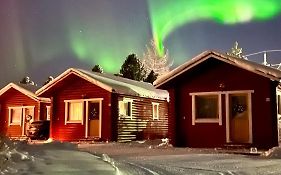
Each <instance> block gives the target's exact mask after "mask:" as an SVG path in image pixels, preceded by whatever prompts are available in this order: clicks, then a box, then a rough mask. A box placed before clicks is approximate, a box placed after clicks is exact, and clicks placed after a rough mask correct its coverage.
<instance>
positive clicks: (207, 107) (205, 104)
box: [195, 95, 219, 119]
mask: <svg viewBox="0 0 281 175" xmlns="http://www.w3.org/2000/svg"><path fill="white" fill-rule="evenodd" d="M195 107H196V118H197V119H216V118H219V113H218V96H217V95H205V96H195Z"/></svg>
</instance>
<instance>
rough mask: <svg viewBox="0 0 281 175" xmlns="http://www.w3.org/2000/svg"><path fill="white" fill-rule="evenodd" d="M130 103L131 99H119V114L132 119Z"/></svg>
mask: <svg viewBox="0 0 281 175" xmlns="http://www.w3.org/2000/svg"><path fill="white" fill-rule="evenodd" d="M132 103H133V100H131V99H124V100H123V101H119V104H118V106H119V116H125V117H128V118H130V119H132V117H133V116H132Z"/></svg>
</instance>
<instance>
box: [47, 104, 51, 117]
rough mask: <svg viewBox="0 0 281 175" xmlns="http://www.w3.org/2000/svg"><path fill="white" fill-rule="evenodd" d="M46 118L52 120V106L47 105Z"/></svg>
mask: <svg viewBox="0 0 281 175" xmlns="http://www.w3.org/2000/svg"><path fill="white" fill-rule="evenodd" d="M46 120H51V106H46Z"/></svg>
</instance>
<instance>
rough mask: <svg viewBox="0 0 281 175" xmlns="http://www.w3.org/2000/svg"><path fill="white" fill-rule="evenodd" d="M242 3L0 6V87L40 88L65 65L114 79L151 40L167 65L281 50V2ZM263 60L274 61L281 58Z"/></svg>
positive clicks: (10, 1)
mask: <svg viewBox="0 0 281 175" xmlns="http://www.w3.org/2000/svg"><path fill="white" fill-rule="evenodd" d="M245 1H246V0H225V1H219V0H1V1H0V58H1V63H0V87H3V86H4V85H6V84H8V83H9V82H12V81H13V82H18V81H20V79H22V78H23V77H24V76H30V77H31V79H32V80H33V81H35V82H36V83H37V84H39V85H41V84H42V83H43V82H44V81H45V80H46V79H47V77H48V76H49V75H52V76H57V75H58V74H59V73H61V72H63V71H64V70H66V69H67V68H69V67H78V68H84V69H88V70H90V69H91V68H92V67H93V66H94V65H95V64H100V65H101V66H102V67H103V69H104V71H105V72H110V73H117V72H119V69H120V66H121V65H122V63H123V61H124V59H125V58H126V56H127V55H129V54H131V53H136V54H137V55H138V57H139V58H142V55H143V53H144V52H145V50H146V45H147V44H149V42H150V40H151V39H153V38H154V39H155V41H156V42H157V44H158V51H159V54H161V53H162V52H163V50H165V49H168V51H169V55H170V58H171V59H173V60H174V61H173V62H174V65H173V67H176V66H178V65H180V64H182V63H184V62H186V61H187V60H189V59H190V58H192V57H193V56H196V55H197V54H199V53H201V52H203V51H205V50H209V49H214V50H217V51H221V52H223V53H225V52H227V51H229V49H230V48H231V47H232V46H233V44H234V42H235V41H238V42H239V44H240V46H241V47H242V48H243V51H244V54H250V53H254V52H258V51H262V50H269V49H281V15H280V12H281V0H248V2H246V3H245ZM222 2H225V3H222ZM164 47H165V49H164ZM268 56H269V61H270V62H272V63H279V62H281V53H275V54H269V55H268ZM249 59H250V60H253V61H257V62H262V55H257V56H253V57H249Z"/></svg>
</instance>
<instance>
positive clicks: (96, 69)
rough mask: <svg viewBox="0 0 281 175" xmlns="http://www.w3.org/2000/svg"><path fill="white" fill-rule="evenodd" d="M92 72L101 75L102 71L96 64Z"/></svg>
mask: <svg viewBox="0 0 281 175" xmlns="http://www.w3.org/2000/svg"><path fill="white" fill-rule="evenodd" d="M92 71H93V72H99V73H103V69H102V67H101V66H100V65H98V64H96V65H95V66H94V67H93V69H92Z"/></svg>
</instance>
